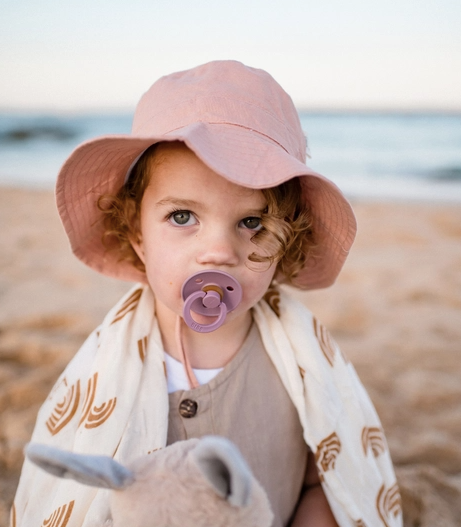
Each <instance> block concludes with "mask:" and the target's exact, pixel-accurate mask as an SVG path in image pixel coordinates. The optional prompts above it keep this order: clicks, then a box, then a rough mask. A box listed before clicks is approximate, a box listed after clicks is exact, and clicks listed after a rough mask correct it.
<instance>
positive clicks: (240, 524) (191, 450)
mask: <svg viewBox="0 0 461 527" xmlns="http://www.w3.org/2000/svg"><path fill="white" fill-rule="evenodd" d="M26 456H27V457H28V458H29V459H30V461H32V462H33V463H35V464H36V465H38V466H39V467H41V468H42V469H44V470H46V471H47V472H49V473H50V474H53V475H54V476H58V477H61V478H70V479H74V480H76V481H78V482H80V483H83V484H84V485H91V486H94V487H101V488H109V489H113V491H112V492H111V497H110V510H111V514H112V525H113V527H127V526H130V527H189V526H190V527H270V525H271V523H272V518H273V514H272V512H271V510H270V505H269V501H268V499H267V496H266V493H265V492H264V490H263V489H262V487H261V485H260V484H259V483H258V482H257V481H256V479H255V478H254V476H253V475H252V473H251V471H250V469H249V467H248V465H247V463H246V462H245V460H244V458H243V456H242V455H241V453H240V451H239V450H238V449H237V447H236V446H235V445H234V444H233V443H231V442H230V441H229V440H227V439H224V438H222V437H217V436H207V437H204V438H202V439H189V440H188V441H179V442H177V443H174V444H173V445H171V446H168V447H166V448H164V449H161V450H158V451H156V452H153V453H152V454H150V455H149V456H147V457H144V458H142V459H138V460H136V461H135V462H134V463H132V464H131V465H130V466H129V467H124V466H122V465H121V464H119V463H117V462H116V461H114V460H113V459H112V458H110V457H108V456H89V455H81V454H75V453H72V452H66V451H63V450H59V449H57V448H54V447H50V446H45V445H39V444H29V445H28V446H27V447H26ZM106 525H107V524H106Z"/></svg>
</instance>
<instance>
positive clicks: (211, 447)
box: [192, 436, 252, 507]
mask: <svg viewBox="0 0 461 527" xmlns="http://www.w3.org/2000/svg"><path fill="white" fill-rule="evenodd" d="M192 455H193V456H194V458H195V461H196V462H197V464H198V466H199V468H200V470H201V471H202V473H203V475H204V476H205V478H206V479H207V480H208V481H209V483H210V484H211V486H212V487H213V488H214V490H215V492H216V494H218V496H221V497H223V498H226V499H227V500H228V501H229V503H230V504H231V505H234V506H236V507H245V506H246V505H248V503H249V500H250V493H251V481H252V474H251V471H250V468H249V467H248V465H247V463H246V461H245V459H244V458H243V456H242V454H241V453H240V451H239V449H238V448H237V447H236V446H235V445H234V444H233V443H232V442H231V441H229V440H228V439H225V438H224V437H218V436H205V437H204V438H202V439H201V440H200V442H199V444H198V445H197V446H196V447H195V449H194V450H193V451H192Z"/></svg>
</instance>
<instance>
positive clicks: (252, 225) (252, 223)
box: [240, 216, 263, 231]
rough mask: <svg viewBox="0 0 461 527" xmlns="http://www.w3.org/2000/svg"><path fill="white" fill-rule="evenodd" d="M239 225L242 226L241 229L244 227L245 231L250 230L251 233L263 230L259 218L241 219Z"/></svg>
mask: <svg viewBox="0 0 461 527" xmlns="http://www.w3.org/2000/svg"><path fill="white" fill-rule="evenodd" d="M240 224H241V225H242V227H245V229H250V230H252V231H260V230H261V229H262V228H263V226H262V223H261V218H258V217H256V216H249V217H248V218H243V220H242V221H241V222H240Z"/></svg>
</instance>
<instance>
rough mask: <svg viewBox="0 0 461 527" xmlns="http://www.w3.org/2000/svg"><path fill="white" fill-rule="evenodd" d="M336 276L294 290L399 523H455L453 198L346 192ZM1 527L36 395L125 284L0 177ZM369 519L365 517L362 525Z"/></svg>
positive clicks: (458, 314) (458, 216)
mask: <svg viewBox="0 0 461 527" xmlns="http://www.w3.org/2000/svg"><path fill="white" fill-rule="evenodd" d="M353 205H354V208H355V211H356V214H357V219H358V223H359V231H358V236H357V241H356V244H355V246H354V247H353V251H352V253H351V255H350V257H349V259H348V261H347V263H346V265H345V268H344V270H343V272H342V274H341V276H340V278H339V280H338V282H337V283H336V284H335V285H334V286H333V287H331V288H329V289H328V290H325V291H317V292H312V293H302V294H301V293H297V295H298V296H299V297H300V298H301V299H302V300H303V301H304V302H305V303H306V304H307V305H308V306H309V307H310V308H311V310H312V311H313V312H314V313H315V314H316V316H317V317H318V318H319V319H320V320H321V321H322V322H323V323H324V324H325V325H326V326H327V327H328V328H329V330H330V332H331V333H332V335H333V337H334V338H335V339H336V341H337V342H338V343H339V345H340V347H341V349H342V350H343V352H344V353H345V354H346V355H347V356H348V357H349V358H350V359H351V361H352V362H353V363H354V364H355V366H356V369H357V371H358V373H359V375H360V377H361V379H362V381H363V383H364V384H365V386H366V388H367V389H368V391H369V393H370V395H371V398H372V399H373V401H374V403H375V406H376V408H377V410H378V413H379V414H380V416H381V419H382V422H383V426H384V429H385V431H386V434H387V438H388V441H389V445H390V448H391V452H392V456H393V459H394V462H395V465H396V471H397V476H398V480H399V484H400V489H401V494H402V502H403V510H404V517H405V526H406V527H410V526H412V527H416V526H418V527H429V526H430V527H435V526H437V527H445V526H446V527H454V526H459V525H461V441H460V440H461V360H460V354H461V206H459V205H445V204H437V205H435V204H428V203H410V204H406V203H402V202H398V203H371V202H369V203H366V202H357V203H353ZM0 224H1V225H2V229H1V232H0V527H6V526H7V525H8V515H9V507H10V505H11V503H12V500H13V497H14V492H15V487H16V485H17V481H18V478H19V471H20V468H21V465H22V460H23V456H22V449H23V447H24V444H25V443H26V442H27V441H28V439H29V437H30V434H31V432H32V428H33V425H34V421H35V416H36V413H37V410H38V408H39V406H40V404H41V402H42V401H43V400H44V398H45V397H46V395H47V393H48V391H49V390H50V388H51V386H52V385H53V383H54V381H55V380H56V378H57V377H58V375H59V373H60V372H61V371H62V369H63V368H64V367H65V365H66V364H67V362H68V361H69V360H70V358H71V357H72V356H73V354H74V353H75V352H76V350H77V349H78V347H79V345H80V344H81V343H82V342H83V340H84V339H85V338H86V336H87V335H88V333H89V332H90V331H91V330H92V329H93V328H94V327H95V326H96V325H97V324H98V323H99V322H100V321H101V319H102V317H103V316H104V314H105V313H106V311H107V310H108V308H109V307H111V305H112V304H113V303H115V302H116V301H117V300H118V299H119V297H120V296H121V295H122V294H123V293H124V292H125V291H126V290H127V289H128V288H129V287H130V284H126V283H121V282H116V281H113V280H110V279H107V278H104V277H102V276H100V275H97V274H96V273H94V272H93V271H91V270H90V269H87V268H86V267H85V266H84V265H83V264H81V263H80V262H78V261H77V259H76V258H75V257H74V256H73V255H72V254H71V252H70V250H69V248H68V245H67V238H66V237H65V235H64V231H63V229H62V227H61V224H60V222H59V218H58V215H57V212H56V209H55V205H54V197H53V194H52V192H46V191H33V190H18V189H9V188H0ZM370 527H372V526H370Z"/></svg>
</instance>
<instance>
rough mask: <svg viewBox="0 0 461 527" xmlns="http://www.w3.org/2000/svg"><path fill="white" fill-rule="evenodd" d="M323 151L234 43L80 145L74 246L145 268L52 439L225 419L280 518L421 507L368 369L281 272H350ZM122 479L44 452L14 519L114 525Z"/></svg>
mask: <svg viewBox="0 0 461 527" xmlns="http://www.w3.org/2000/svg"><path fill="white" fill-rule="evenodd" d="M305 157H306V141H305V137H304V135H303V132H302V129H301V126H300V122H299V118H298V115H297V113H296V110H295V108H294V106H293V103H292V101H291V99H290V97H289V96H288V95H287V94H286V93H285V92H284V91H283V89H282V88H281V87H280V86H279V85H278V84H277V83H276V82H275V80H274V79H273V78H272V77H271V76H270V75H268V74H267V73H266V72H264V71H262V70H257V69H253V68H249V67H246V66H244V65H243V64H241V63H238V62H234V61H216V62H211V63H208V64H205V65H203V66H199V67H197V68H193V69H191V70H188V71H184V72H179V73H174V74H172V75H168V76H166V77H163V78H161V79H160V80H158V81H157V82H156V83H155V84H154V85H153V86H152V87H151V88H150V89H149V90H148V91H147V92H146V94H145V95H144V96H143V97H142V98H141V101H140V102H139V104H138V106H137V109H136V112H135V116H134V122H133V129H132V133H131V134H130V135H119V136H117V135H113V136H104V137H100V138H97V139H94V140H91V141H88V142H86V143H84V144H82V145H80V146H79V147H78V148H77V149H76V150H75V151H74V152H73V153H72V154H71V156H70V157H69V159H68V160H67V161H66V163H65V164H64V166H63V167H62V169H61V172H60V174H59V178H58V182H57V203H58V208H59V212H60V215H61V218H62V221H63V223H64V227H65V229H66V232H67V235H68V237H69V240H70V243H71V246H72V249H73V251H74V253H75V254H76V256H77V257H78V258H80V259H81V260H82V261H83V262H85V263H86V264H88V265H89V266H90V267H92V268H93V269H95V270H97V271H99V272H101V273H103V274H105V275H108V276H112V277H116V278H120V279H123V280H128V281H134V282H137V285H135V286H134V287H133V288H132V289H131V291H130V292H129V293H127V295H126V296H125V297H124V298H123V299H122V300H120V302H119V303H118V304H117V305H116V306H115V307H114V308H113V309H112V310H111V311H109V313H108V314H107V316H106V318H105V319H104V321H103V323H102V324H101V326H100V327H99V328H98V329H97V330H96V331H95V332H93V333H92V334H91V335H90V337H89V338H88V339H87V341H86V342H85V343H84V344H83V346H82V348H81V349H80V351H79V352H78V353H77V354H76V355H75V357H74V359H73V360H72V361H71V362H70V364H69V365H68V367H67V368H66V370H65V371H64V373H63V374H62V375H61V377H60V379H59V380H58V382H57V383H56V385H55V387H54V388H53V390H52V392H51V394H50V396H49V397H48V399H47V400H46V401H45V403H44V405H43V406H42V408H41V410H40V412H39V415H38V419H37V423H36V427H35V431H34V434H33V437H32V441H34V442H37V443H46V444H49V445H53V446H57V447H60V448H63V449H68V450H72V451H75V452H79V453H83V454H106V455H110V456H113V457H114V458H115V459H116V460H118V461H120V462H121V463H126V462H127V461H129V460H131V459H133V458H135V457H139V456H142V455H145V456H147V455H148V454H149V453H150V452H152V451H154V450H156V449H159V448H162V447H164V446H166V445H168V444H171V443H173V442H175V441H179V440H183V439H187V438H190V437H201V436H203V435H207V434H218V435H223V436H226V437H228V438H230V439H231V440H233V441H234V442H235V443H236V444H237V446H238V447H239V448H240V450H241V451H242V453H243V454H244V456H245V457H246V459H247V460H248V463H249V464H250V466H251V468H252V470H253V471H254V473H255V475H256V477H257V478H258V479H259V481H260V482H261V484H262V485H263V487H264V488H265V490H266V492H267V493H268V496H269V499H270V502H271V506H272V508H273V511H274V517H275V519H274V524H273V525H274V527H285V526H288V525H292V526H295V527H296V526H298V527H299V526H304V525H305V526H307V525H311V526H318V527H319V526H330V525H332V526H334V525H339V526H341V527H343V526H344V527H346V526H348V527H349V526H350V527H352V526H355V527H358V526H368V527H373V526H385V527H391V526H392V527H394V526H399V525H401V522H402V518H401V511H400V501H399V500H400V498H399V494H398V489H397V485H396V480H395V476H394V472H393V468H392V463H391V460H390V456H389V451H388V447H387V444H386V441H385V438H384V434H383V431H382V428H381V425H380V422H379V419H378V417H377V415H376V413H375V411H374V408H373V406H372V404H371V402H370V400H369V398H368V396H367V394H366V392H365V390H364V388H363V387H362V385H361V384H360V381H359V380H358V378H357V376H356V374H355V372H354V369H353V367H352V366H351V364H350V363H349V362H348V361H347V359H346V358H345V357H344V356H343V355H342V354H341V352H340V350H339V349H338V347H337V345H336V344H335V342H334V341H333V340H332V339H331V338H330V337H329V334H328V332H327V331H326V329H325V328H324V327H323V326H322V325H321V324H320V323H319V322H318V321H317V320H316V319H315V318H314V317H313V316H312V314H311V313H310V312H309V311H308V310H307V309H306V308H305V307H304V306H303V305H301V304H300V303H298V302H296V301H295V300H294V299H292V298H291V297H290V294H289V288H286V287H282V288H281V287H280V285H279V284H282V283H286V284H288V285H291V286H294V287H298V288H300V289H306V290H307V289H315V288H322V287H327V286H329V285H331V284H332V283H333V282H334V280H335V278H336V276H337V275H338V273H339V271H340V269H341V267H342V265H343V263H344V261H345V259H346V256H347V254H348V251H349V249H350V247H351V245H352V242H353V239H354V236H355V230H356V224H355V219H354V215H353V212H352V210H351V207H350V205H349V203H348V202H347V201H346V199H345V198H344V196H343V195H342V194H341V192H340V191H339V189H338V188H337V187H336V186H335V185H334V184H333V183H332V182H330V181H329V180H327V179H326V178H324V177H322V176H321V175H319V174H317V173H316V172H314V171H313V170H311V169H310V168H308V167H307V166H306V164H305ZM107 498H108V491H106V490H98V489H95V488H92V487H86V486H83V485H79V484H78V483H75V482H71V481H66V480H61V479H57V478H53V477H52V476H49V475H48V474H46V473H44V472H42V471H40V470H39V469H36V468H35V467H34V466H32V464H31V463H29V462H28V461H26V462H25V464H24V467H23V472H22V475H21V480H20V484H19V488H18V491H17V495H16V498H15V501H14V506H13V509H12V525H13V526H14V527H16V526H18V527H19V526H21V527H31V526H33V525H37V526H39V525H48V526H50V525H52V526H53V527H64V526H67V527H82V526H85V527H87V526H90V525H91V526H94V525H108V524H109V523H107V522H108V521H110V520H109V518H108V515H109V513H108V502H107ZM185 525H187V523H186V519H185Z"/></svg>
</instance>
